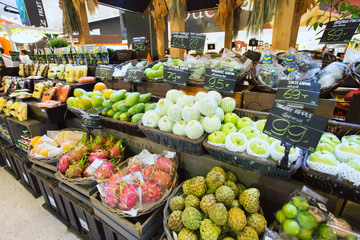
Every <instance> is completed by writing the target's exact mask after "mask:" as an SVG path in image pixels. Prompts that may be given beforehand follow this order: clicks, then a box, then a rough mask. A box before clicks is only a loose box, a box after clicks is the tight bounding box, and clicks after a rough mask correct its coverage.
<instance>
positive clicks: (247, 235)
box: [237, 227, 259, 240]
mask: <svg viewBox="0 0 360 240" xmlns="http://www.w3.org/2000/svg"><path fill="white" fill-rule="evenodd" d="M237 240H259V236H258V235H257V233H256V231H255V229H253V228H251V227H245V228H244V229H243V230H242V231H241V233H240V234H238V235H237Z"/></svg>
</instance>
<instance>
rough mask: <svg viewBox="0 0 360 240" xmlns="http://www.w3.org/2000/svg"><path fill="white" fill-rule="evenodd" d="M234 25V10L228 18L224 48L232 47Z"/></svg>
mask: <svg viewBox="0 0 360 240" xmlns="http://www.w3.org/2000/svg"><path fill="white" fill-rule="evenodd" d="M233 26H234V10H232V11H231V12H230V14H229V15H228V16H227V18H226V27H225V41H224V48H227V49H230V50H231V48H232V33H233Z"/></svg>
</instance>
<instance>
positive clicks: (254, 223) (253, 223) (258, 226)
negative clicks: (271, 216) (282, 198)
mask: <svg viewBox="0 0 360 240" xmlns="http://www.w3.org/2000/svg"><path fill="white" fill-rule="evenodd" d="M246 220H247V226H248V227H252V228H253V229H255V231H256V232H257V234H258V235H261V234H262V233H263V232H265V227H266V225H267V221H266V219H265V218H264V216H263V215H261V214H260V213H253V214H251V215H250V216H248V217H247V219H246Z"/></svg>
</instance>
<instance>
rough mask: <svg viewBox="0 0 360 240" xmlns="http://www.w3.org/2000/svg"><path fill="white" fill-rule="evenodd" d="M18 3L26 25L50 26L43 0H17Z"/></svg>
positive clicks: (21, 17)
mask: <svg viewBox="0 0 360 240" xmlns="http://www.w3.org/2000/svg"><path fill="white" fill-rule="evenodd" d="M16 5H17V7H18V10H19V14H20V19H21V22H22V23H23V24H24V25H29V26H35V27H48V23H47V20H46V15H45V10H44V6H43V2H42V0H16Z"/></svg>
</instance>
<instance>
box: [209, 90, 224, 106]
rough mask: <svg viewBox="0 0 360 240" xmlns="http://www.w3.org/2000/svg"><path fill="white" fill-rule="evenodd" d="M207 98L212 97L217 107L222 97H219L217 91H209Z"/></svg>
mask: <svg viewBox="0 0 360 240" xmlns="http://www.w3.org/2000/svg"><path fill="white" fill-rule="evenodd" d="M207 96H209V97H212V98H213V99H214V100H215V101H216V103H217V105H220V104H221V99H222V96H221V94H220V93H219V92H217V91H209V92H208V93H207Z"/></svg>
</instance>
